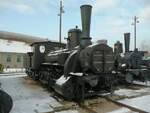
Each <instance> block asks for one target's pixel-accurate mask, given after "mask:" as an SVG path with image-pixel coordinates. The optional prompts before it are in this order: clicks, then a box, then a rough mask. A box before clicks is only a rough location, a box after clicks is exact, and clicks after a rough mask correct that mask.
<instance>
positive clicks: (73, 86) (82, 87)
mask: <svg viewBox="0 0 150 113" xmlns="http://www.w3.org/2000/svg"><path fill="white" fill-rule="evenodd" d="M80 8H81V20H82V30H80V29H78V28H77V27H76V28H74V29H71V30H69V32H68V38H67V48H66V49H59V50H57V51H51V52H47V53H45V54H44V57H42V58H41V59H40V60H33V62H32V63H35V62H36V63H37V64H36V65H35V66H37V67H38V68H36V69H38V70H37V71H34V72H36V74H33V75H32V76H34V77H35V76H36V79H38V80H40V81H41V82H42V83H43V84H45V85H47V86H48V87H49V88H52V89H54V90H55V91H56V92H57V93H59V94H60V95H62V96H63V97H64V98H66V99H69V100H72V99H75V100H83V99H84V98H85V97H88V96H93V95H98V94H99V93H104V92H112V91H113V88H112V86H113V84H114V76H115V75H116V72H115V68H114V64H115V63H114V60H115V58H114V52H113V49H112V48H111V47H109V46H108V45H107V44H100V43H95V44H92V42H91V39H92V38H91V37H90V24H91V12H92V6H90V5H82V6H81V7H80ZM39 44H40V43H39ZM34 47H36V46H34ZM39 47H40V46H38V47H37V48H38V49H37V51H38V52H39ZM48 49H50V48H48ZM37 51H35V53H33V54H34V55H37V54H36V52H37ZM44 52H45V51H44V50H43V53H44ZM38 57H41V56H38ZM32 72H33V69H30V68H29V69H28V70H27V73H28V74H29V75H30V74H31V73H32Z"/></svg>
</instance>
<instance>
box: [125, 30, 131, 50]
mask: <svg viewBox="0 0 150 113" xmlns="http://www.w3.org/2000/svg"><path fill="white" fill-rule="evenodd" d="M124 42H125V43H124V44H125V52H129V51H130V33H124Z"/></svg>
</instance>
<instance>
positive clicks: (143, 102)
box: [119, 95, 150, 113]
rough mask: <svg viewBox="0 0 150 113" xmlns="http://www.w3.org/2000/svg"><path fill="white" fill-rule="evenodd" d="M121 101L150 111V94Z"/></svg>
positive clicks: (149, 112)
mask: <svg viewBox="0 0 150 113" xmlns="http://www.w3.org/2000/svg"><path fill="white" fill-rule="evenodd" d="M119 102H121V103H123V104H126V105H129V106H133V107H135V108H138V109H141V110H143V111H146V112H148V113H150V95H146V96H141V97H137V98H132V99H123V100H120V101H119Z"/></svg>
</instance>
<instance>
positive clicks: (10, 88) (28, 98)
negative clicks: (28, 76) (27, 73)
mask: <svg viewBox="0 0 150 113" xmlns="http://www.w3.org/2000/svg"><path fill="white" fill-rule="evenodd" d="M8 77H10V78H8ZM6 78H7V79H5V77H1V76H0V82H1V83H2V88H3V89H4V90H5V91H6V92H7V93H8V94H9V95H11V97H12V99H13V103H14V105H13V109H12V111H11V113H42V112H48V111H53V108H51V107H50V106H57V107H59V106H62V105H61V104H60V103H58V102H57V101H56V100H55V99H54V98H52V97H50V94H49V92H47V91H45V90H44V89H43V88H42V87H41V86H39V85H37V84H36V83H31V81H28V80H25V78H23V77H20V76H18V77H11V76H6Z"/></svg>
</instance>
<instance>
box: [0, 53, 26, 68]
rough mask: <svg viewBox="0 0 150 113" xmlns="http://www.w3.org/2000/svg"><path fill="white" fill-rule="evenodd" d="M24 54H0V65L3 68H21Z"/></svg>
mask: <svg viewBox="0 0 150 113" xmlns="http://www.w3.org/2000/svg"><path fill="white" fill-rule="evenodd" d="M23 60H24V53H16V52H0V64H2V65H3V66H4V68H23V62H24V61H23Z"/></svg>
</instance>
